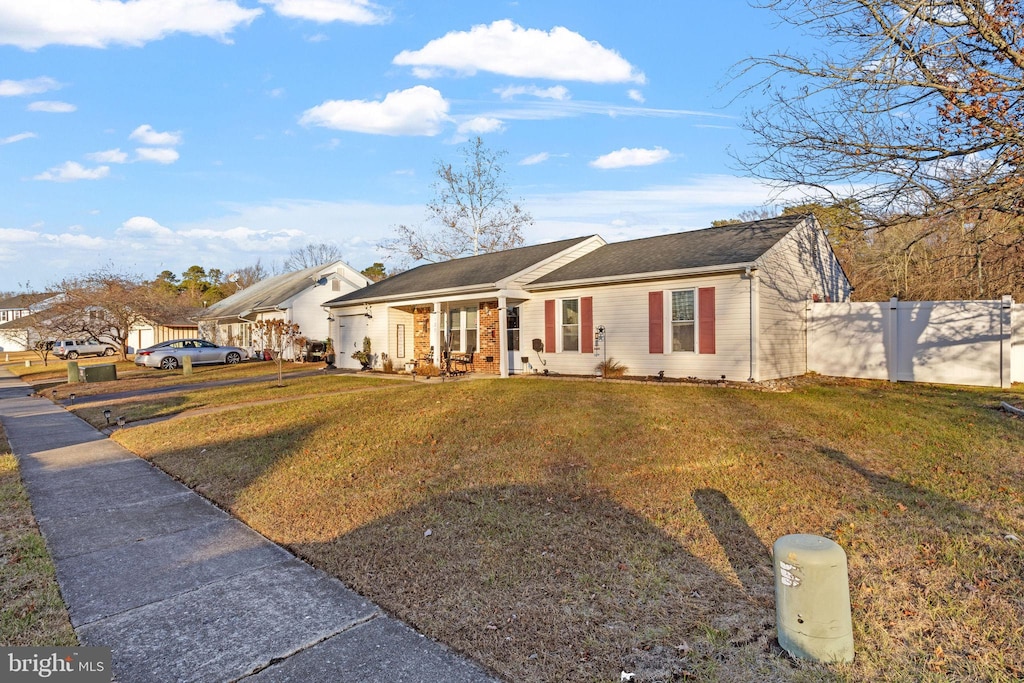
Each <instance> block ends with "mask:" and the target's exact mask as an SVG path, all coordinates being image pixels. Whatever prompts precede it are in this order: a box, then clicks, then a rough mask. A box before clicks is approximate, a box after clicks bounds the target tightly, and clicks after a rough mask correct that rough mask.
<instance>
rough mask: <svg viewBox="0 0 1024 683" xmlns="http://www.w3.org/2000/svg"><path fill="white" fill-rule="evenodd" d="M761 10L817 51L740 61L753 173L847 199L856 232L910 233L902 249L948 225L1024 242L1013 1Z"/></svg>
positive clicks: (879, 0)
mask: <svg viewBox="0 0 1024 683" xmlns="http://www.w3.org/2000/svg"><path fill="white" fill-rule="evenodd" d="M761 6H762V7H764V8H767V9H769V10H771V11H773V12H774V13H775V14H776V15H777V16H778V17H779V18H780V19H781V20H782V21H783V22H786V23H789V24H792V25H794V26H797V27H799V28H801V29H802V30H804V31H805V32H806V33H808V34H811V35H813V36H815V37H816V38H818V39H821V40H823V41H825V43H826V47H825V48H824V50H823V51H821V52H816V53H814V54H810V55H799V54H794V53H790V52H780V53H777V54H773V55H768V56H764V57H755V58H752V59H751V60H749V61H747V62H745V63H744V64H743V66H742V68H741V71H742V73H743V75H742V76H740V78H741V80H747V79H751V78H752V79H753V82H752V83H751V82H749V81H748V82H747V84H746V85H747V87H748V88H749V89H750V90H752V91H754V90H763V91H764V92H765V94H767V96H768V101H767V104H766V105H764V106H762V107H760V108H757V109H754V110H752V111H750V112H749V113H748V115H747V118H746V121H745V126H746V128H747V130H748V131H749V132H750V133H752V134H753V137H754V141H755V143H756V146H755V152H754V153H753V154H751V155H750V156H747V157H745V158H742V159H741V162H742V163H743V164H744V166H745V167H746V168H747V169H748V170H749V171H750V172H751V173H752V174H753V175H755V176H759V177H762V178H766V179H770V180H772V181H781V182H782V183H784V184H787V185H790V186H797V187H803V188H813V189H814V192H815V194H816V195H817V196H818V197H819V198H821V197H822V195H828V194H831V195H832V196H831V198H830V199H826V200H825V201H827V202H828V203H836V202H839V201H841V200H846V202H847V206H850V207H856V209H857V213H858V214H859V215H858V216H857V221H858V222H860V224H861V225H862V226H864V227H865V228H866V229H872V228H877V227H883V228H884V227H887V226H892V225H896V224H901V223H914V224H915V225H916V226H917V227H918V228H919V230H918V231H917V232H916V233H914V235H913V236H911V237H910V238H909V240H908V242H907V245H906V247H907V248H908V249H912V248H913V246H914V244H915V242H914V240H915V239H917V240H920V239H926V238H928V237H929V236H930V235H932V234H934V233H933V232H932V230H934V229H937V227H938V226H943V225H946V224H947V223H948V221H951V220H952V221H956V222H958V223H959V224H961V225H971V226H978V227H984V229H985V231H986V235H989V236H990V237H992V239H988V240H987V242H986V243H987V244H992V245H997V244H998V245H1004V244H1006V243H1020V242H1022V241H1024V177H1022V176H1021V173H1020V170H1021V164H1022V162H1024V2H1022V1H1021V0H984V1H983V0H766V1H765V2H762V4H761ZM929 217H937V218H942V219H943V220H938V221H922V220H920V219H922V218H929ZM861 221H862V222H861ZM992 233H998V238H996V237H994V236H993V235H992ZM982 260H983V259H979V261H978V262H979V263H980V262H981V261H982ZM1018 270H1019V265H1018Z"/></svg>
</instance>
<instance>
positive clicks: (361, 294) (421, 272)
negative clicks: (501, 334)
mask: <svg viewBox="0 0 1024 683" xmlns="http://www.w3.org/2000/svg"><path fill="white" fill-rule="evenodd" d="M588 239H591V238H590V237H575V238H573V239H568V240H561V241H558V242H547V243H545V244H536V245H533V246H529V247H520V248H518V249H508V250H506V251H496V252H493V253H489V254H480V255H478V256H467V257H464V258H459V259H453V260H451V261H442V262H441V263H428V264H426V265H422V266H419V267H417V268H413V269H412V270H407V271H405V272H403V273H399V274H397V275H392V276H391V277H389V278H386V279H384V280H381V281H380V282H375V283H374V284H372V285H369V286H368V287H365V288H363V289H360V290H357V291H355V292H351V293H349V294H346V295H344V296H340V297H337V298H336V299H332V300H330V301H328V302H327V303H326V304H324V305H325V306H333V305H340V304H345V303H348V302H351V301H363V300H373V299H377V300H379V299H391V298H395V297H401V296H409V295H416V294H425V293H428V292H438V291H443V290H450V289H458V288H471V287H478V288H481V289H484V288H493V287H494V286H496V285H497V283H499V282H501V281H502V280H504V279H506V278H509V277H511V276H513V275H517V274H519V273H521V272H523V271H525V270H527V269H528V268H530V267H531V266H535V265H537V264H538V263H540V262H542V261H545V260H547V259H549V258H551V257H553V256H555V255H557V254H559V253H561V252H562V251H565V250H566V249H569V248H571V247H574V246H576V245H578V244H580V243H581V242H584V241H586V240H588Z"/></svg>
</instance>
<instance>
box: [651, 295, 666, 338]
mask: <svg viewBox="0 0 1024 683" xmlns="http://www.w3.org/2000/svg"><path fill="white" fill-rule="evenodd" d="M664 294H665V293H664V292H648V294H647V311H648V314H649V318H648V331H649V334H648V346H649V349H648V351H649V353H665V298H664Z"/></svg>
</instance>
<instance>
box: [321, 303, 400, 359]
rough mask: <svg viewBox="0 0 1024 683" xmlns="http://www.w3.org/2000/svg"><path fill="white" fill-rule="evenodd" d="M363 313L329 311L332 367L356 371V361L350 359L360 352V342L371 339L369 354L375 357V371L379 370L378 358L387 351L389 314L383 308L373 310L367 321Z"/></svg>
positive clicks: (358, 310)
mask: <svg viewBox="0 0 1024 683" xmlns="http://www.w3.org/2000/svg"><path fill="white" fill-rule="evenodd" d="M365 314H366V309H365V307H364V306H363V305H362V304H360V305H358V306H346V307H341V308H335V309H333V310H332V316H333V317H334V322H332V323H331V324H332V325H333V326H334V327H333V329H334V343H335V349H336V351H335V353H336V355H337V358H336V359H335V363H334V364H335V366H336V367H339V368H347V369H350V370H358V369H359V368H360V367H361V366H360V364H359V361H357V360H356V359H354V358H352V354H353V353H355V352H356V351H362V349H363V339H364V338H365V337H369V338H370V352H371V353H373V354H374V355H375V356H376V362H375V363H374V367H377V368H379V367H380V363H381V360H380V354H381V352H387V349H388V312H387V309H386V308H385V307H384V306H374V307H373V310H372V312H371V315H372V317H370V318H368V317H366V315H365Z"/></svg>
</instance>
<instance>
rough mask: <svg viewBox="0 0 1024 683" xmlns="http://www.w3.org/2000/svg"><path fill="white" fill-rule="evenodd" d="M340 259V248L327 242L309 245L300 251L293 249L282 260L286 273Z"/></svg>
mask: <svg viewBox="0 0 1024 683" xmlns="http://www.w3.org/2000/svg"><path fill="white" fill-rule="evenodd" d="M341 258H342V255H341V247H339V246H337V245H335V244H328V243H327V242H317V243H312V242H311V243H309V244H307V245H306V246H304V247H302V248H301V249H294V250H292V251H291V253H289V254H288V258H286V259H285V260H284V269H285V270H286V271H293V270H305V269H306V268H312V267H313V266H322V265H325V264H327V263H333V262H334V261H338V260H340V259H341Z"/></svg>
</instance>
